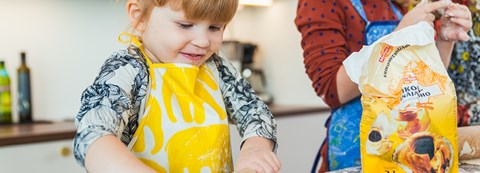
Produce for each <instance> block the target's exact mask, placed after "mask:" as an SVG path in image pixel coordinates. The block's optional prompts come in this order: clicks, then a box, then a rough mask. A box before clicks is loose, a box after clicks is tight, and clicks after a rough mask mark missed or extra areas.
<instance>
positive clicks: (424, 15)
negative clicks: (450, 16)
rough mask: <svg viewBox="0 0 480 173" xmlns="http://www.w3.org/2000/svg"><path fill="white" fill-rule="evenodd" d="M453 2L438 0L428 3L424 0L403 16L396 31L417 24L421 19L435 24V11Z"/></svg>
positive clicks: (445, 7)
mask: <svg viewBox="0 0 480 173" xmlns="http://www.w3.org/2000/svg"><path fill="white" fill-rule="evenodd" d="M451 4H452V2H451V1H449V0H446V1H436V2H432V3H428V2H427V1H426V0H422V2H420V3H419V4H417V6H415V8H413V9H412V10H411V11H409V12H408V13H407V14H405V16H404V17H403V19H402V21H400V23H399V24H398V26H397V28H396V29H395V31H398V30H400V29H402V28H404V27H406V26H410V25H415V24H417V23H419V22H421V21H425V22H427V23H428V24H430V25H431V26H433V21H434V20H435V15H434V14H433V13H435V12H437V11H438V10H444V9H447V7H449V6H450V5H451Z"/></svg>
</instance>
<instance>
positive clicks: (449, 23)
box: [439, 3, 473, 42]
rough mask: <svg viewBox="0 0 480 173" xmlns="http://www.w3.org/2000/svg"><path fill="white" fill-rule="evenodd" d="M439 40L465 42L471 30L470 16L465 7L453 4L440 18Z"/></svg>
mask: <svg viewBox="0 0 480 173" xmlns="http://www.w3.org/2000/svg"><path fill="white" fill-rule="evenodd" d="M440 22H441V27H440V33H439V34H440V35H439V39H441V40H443V41H451V42H453V41H467V40H469V39H470V36H468V31H469V30H470V28H472V25H473V23H472V14H471V13H470V10H469V9H468V7H467V6H465V5H461V4H457V3H453V4H452V5H450V6H448V8H447V9H446V11H445V14H444V15H443V16H442V18H441V21H440Z"/></svg>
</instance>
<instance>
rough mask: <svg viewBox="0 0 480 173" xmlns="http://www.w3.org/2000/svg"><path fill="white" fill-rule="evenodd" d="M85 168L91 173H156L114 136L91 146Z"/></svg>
mask: <svg viewBox="0 0 480 173" xmlns="http://www.w3.org/2000/svg"><path fill="white" fill-rule="evenodd" d="M85 167H86V169H87V171H88V172H90V173H95V172H102V173H104V172H115V173H121V172H142V173H143V172H145V173H149V172H151V173H154V172H155V171H154V170H153V169H151V168H150V167H148V166H146V165H145V164H143V163H142V162H140V160H138V159H137V157H135V155H133V154H132V153H131V152H130V151H129V150H128V149H127V147H125V145H124V144H123V143H122V142H120V140H118V139H117V138H116V137H115V136H113V135H106V136H102V137H100V138H98V139H97V140H95V142H94V143H93V144H91V146H90V148H89V149H88V151H87V155H86V158H85Z"/></svg>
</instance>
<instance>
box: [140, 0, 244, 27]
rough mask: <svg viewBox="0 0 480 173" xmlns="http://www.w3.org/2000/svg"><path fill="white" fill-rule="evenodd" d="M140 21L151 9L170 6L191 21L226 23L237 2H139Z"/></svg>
mask: <svg viewBox="0 0 480 173" xmlns="http://www.w3.org/2000/svg"><path fill="white" fill-rule="evenodd" d="M139 1H140V3H141V7H140V8H141V9H142V14H141V16H140V18H141V19H145V20H148V16H149V15H150V12H151V11H152V9H153V7H161V6H164V5H170V6H171V7H172V9H174V10H182V11H183V12H184V13H185V17H186V18H187V19H189V20H190V19H191V20H209V21H212V22H215V23H217V22H218V23H228V22H230V20H232V18H233V16H234V15H235V12H236V11H237V8H238V0H139Z"/></svg>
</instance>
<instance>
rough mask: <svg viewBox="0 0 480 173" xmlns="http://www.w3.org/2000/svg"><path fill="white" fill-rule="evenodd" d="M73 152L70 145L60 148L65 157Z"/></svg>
mask: <svg viewBox="0 0 480 173" xmlns="http://www.w3.org/2000/svg"><path fill="white" fill-rule="evenodd" d="M71 153H72V150H71V149H70V147H62V148H60V155H61V156H63V157H68V156H70V154H71Z"/></svg>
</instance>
